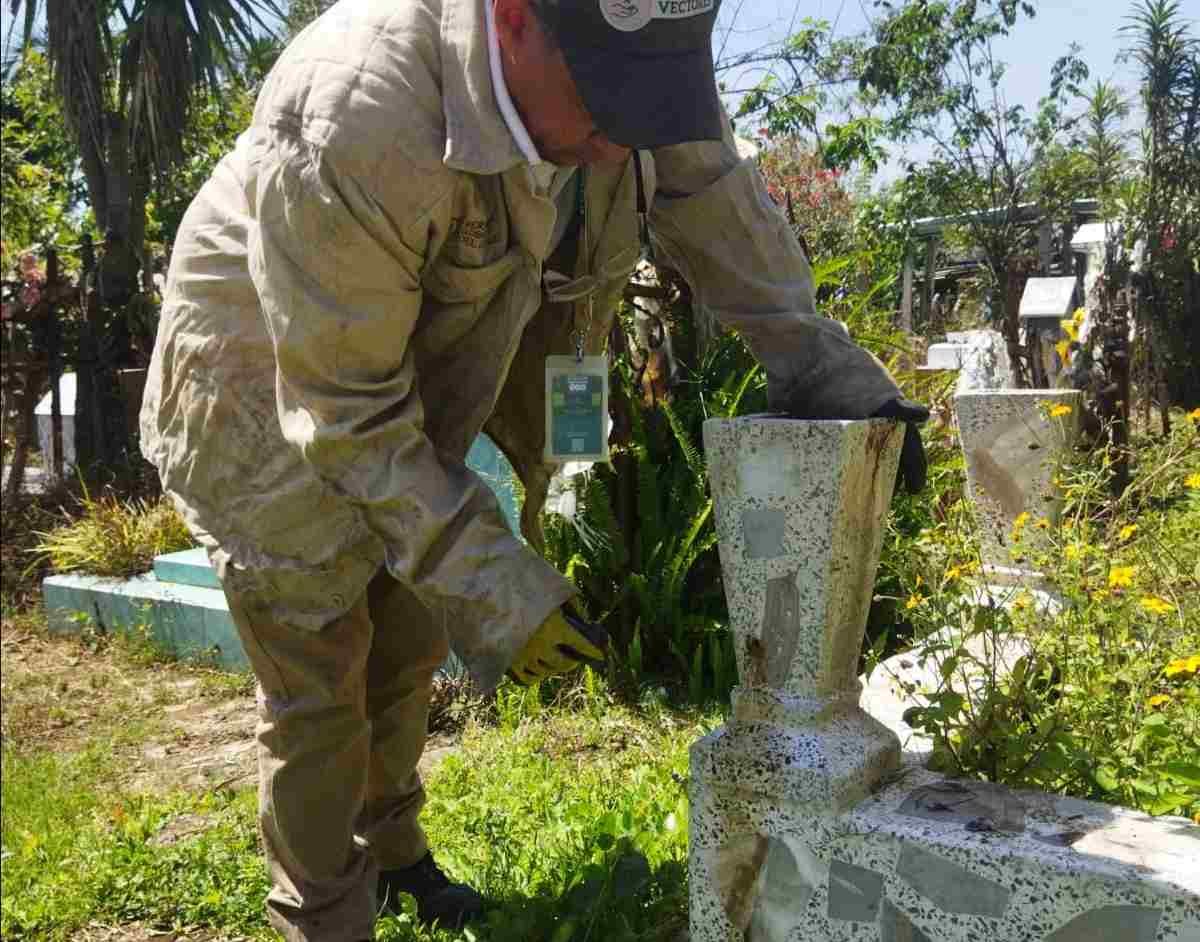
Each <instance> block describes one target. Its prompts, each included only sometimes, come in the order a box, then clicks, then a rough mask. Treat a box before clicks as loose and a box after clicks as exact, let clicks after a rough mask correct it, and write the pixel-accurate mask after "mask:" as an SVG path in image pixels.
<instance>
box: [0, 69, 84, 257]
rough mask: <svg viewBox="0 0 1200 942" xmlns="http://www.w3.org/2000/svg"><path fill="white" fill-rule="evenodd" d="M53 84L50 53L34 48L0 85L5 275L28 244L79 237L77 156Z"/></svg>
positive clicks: (0, 222) (1, 254)
mask: <svg viewBox="0 0 1200 942" xmlns="http://www.w3.org/2000/svg"><path fill="white" fill-rule="evenodd" d="M50 84H51V78H50V69H49V66H48V64H47V62H46V57H45V56H44V55H43V54H42V53H40V52H38V51H36V50H30V51H29V53H28V54H27V55H26V56H25V57H23V59H22V60H21V61H20V62H18V63H16V64H15V65H14V68H13V69H12V71H11V72H10V73H9V74H7V75H6V76H5V78H4V82H3V86H2V87H0V123H2V127H3V131H2V133H0V150H2V154H0V188H2V189H3V192H4V199H3V200H2V201H0V230H2V231H3V233H4V238H3V242H2V243H0V270H2V271H3V274H4V275H6V276H7V275H9V274H10V273H11V272H12V271H13V270H14V269H15V267H16V264H17V260H18V259H19V258H20V257H21V255H22V254H23V253H24V252H26V251H27V250H29V249H31V248H34V247H35V246H40V245H41V244H43V243H44V242H47V241H51V242H61V241H64V240H66V241H71V242H74V241H76V240H77V237H78V231H77V230H78V223H77V220H76V218H75V214H74V210H75V209H76V207H77V206H78V204H79V202H80V200H81V198H82V196H83V194H82V193H81V192H80V190H79V187H78V186H77V182H76V180H77V178H76V174H75V166H76V164H77V162H78V157H77V155H76V151H75V147H74V145H73V144H72V143H71V141H70V140H69V139H68V138H67V137H66V136H65V135H64V134H63V130H64V128H63V119H62V112H61V110H60V109H59V107H58V103H57V102H56V101H55V100H54V98H53V96H51V95H50Z"/></svg>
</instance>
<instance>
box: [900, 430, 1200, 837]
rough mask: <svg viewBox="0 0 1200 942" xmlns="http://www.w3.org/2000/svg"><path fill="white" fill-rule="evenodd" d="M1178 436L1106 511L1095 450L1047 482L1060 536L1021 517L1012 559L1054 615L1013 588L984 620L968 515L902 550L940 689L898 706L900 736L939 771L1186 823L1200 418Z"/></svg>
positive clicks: (1196, 634)
mask: <svg viewBox="0 0 1200 942" xmlns="http://www.w3.org/2000/svg"><path fill="white" fill-rule="evenodd" d="M1175 424H1176V430H1175V432H1174V433H1173V434H1172V436H1171V437H1170V438H1168V439H1165V440H1144V441H1141V442H1139V443H1138V444H1137V446H1136V450H1135V458H1136V461H1137V466H1138V468H1139V473H1138V475H1137V477H1136V478H1135V481H1134V483H1133V484H1132V486H1131V487H1130V488H1129V489H1128V490H1127V491H1126V492H1125V494H1124V495H1122V496H1121V497H1120V498H1116V499H1114V498H1112V497H1111V496H1110V495H1109V491H1108V481H1109V476H1110V469H1111V466H1112V463H1113V453H1112V451H1111V450H1110V449H1101V450H1099V451H1098V452H1096V453H1094V454H1092V455H1090V456H1087V458H1086V459H1083V460H1080V461H1078V462H1076V463H1074V465H1073V466H1069V467H1066V468H1064V469H1063V470H1062V471H1061V472H1060V473H1059V475H1058V476H1057V478H1056V485H1057V486H1058V487H1059V488H1060V489H1061V491H1062V494H1063V496H1064V497H1065V499H1066V501H1067V503H1066V512H1065V514H1064V516H1063V520H1062V523H1061V524H1060V525H1059V526H1057V527H1054V526H1052V525H1051V524H1050V522H1049V521H1048V520H1032V519H1023V518H1018V520H1017V523H1016V525H1015V526H1014V528H1013V533H1012V538H1013V553H1014V555H1015V556H1021V557H1023V558H1025V559H1026V561H1027V562H1028V563H1029V564H1031V565H1032V567H1033V568H1035V569H1038V570H1040V571H1041V572H1043V573H1045V574H1046V579H1047V583H1048V587H1049V588H1050V589H1051V590H1052V592H1053V595H1054V596H1056V597H1057V604H1047V602H1046V600H1045V599H1039V598H1038V597H1037V596H1035V595H1034V594H1032V593H1030V592H1029V591H1028V590H1024V589H1020V588H1017V589H1013V590H1012V594H1011V596H1010V597H1009V598H1008V599H1006V600H1004V601H1005V603H1006V604H1005V605H1003V606H1001V605H988V604H981V600H980V599H979V597H978V596H977V595H976V594H975V593H974V592H973V591H972V590H971V588H970V586H969V583H968V582H967V581H966V580H965V579H964V577H965V575H967V574H968V573H970V572H971V571H973V570H974V569H975V567H976V565H977V562H976V559H975V558H973V555H972V546H971V542H970V538H969V536H970V533H969V530H968V529H967V528H966V524H967V522H968V517H967V516H966V508H965V507H963V508H961V512H960V513H957V514H956V515H955V516H954V517H953V519H950V520H948V521H947V522H946V523H945V524H943V525H940V526H938V527H935V528H933V529H931V530H930V531H928V532H926V533H925V534H924V535H923V536H922V538H921V540H920V541H919V545H918V546H916V547H914V550H915V559H916V564H915V565H914V568H913V571H912V573H911V582H910V584H909V587H908V591H909V598H908V600H907V602H906V603H905V607H906V610H907V611H908V612H909V613H910V615H911V616H912V618H913V620H914V622H915V623H916V624H917V625H918V631H919V633H920V634H921V635H922V636H923V641H922V643H921V644H919V645H918V647H917V650H916V655H917V657H918V658H919V659H920V660H922V661H923V662H924V664H925V666H926V667H929V668H933V671H932V673H933V675H934V676H935V677H936V678H938V680H937V682H936V683H935V684H934V685H933V686H932V687H930V688H929V689H925V690H910V691H909V693H910V694H915V695H916V696H917V698H918V701H919V705H918V706H917V707H915V708H914V709H912V710H910V711H909V713H908V715H907V719H908V721H909V722H910V724H911V725H912V726H913V727H914V728H916V729H919V730H920V731H922V732H924V733H925V734H927V735H929V736H930V737H931V738H932V739H933V742H934V755H933V764H934V765H935V766H936V767H938V768H940V769H942V770H944V771H947V772H950V773H952V774H958V775H966V776H971V777H977V778H985V779H989V780H992V781H998V782H1003V783H1004V784H1007V785H1011V786H1014V787H1027V788H1038V789H1043V790H1048V791H1053V792H1061V793H1064V794H1070V795H1076V796H1079V797H1084V798H1093V799H1099V800H1104V801H1110V802H1119V803H1121V804H1125V805H1129V806H1132V807H1135V808H1138V809H1140V810H1143V811H1146V812H1148V813H1150V814H1167V813H1182V814H1188V815H1192V816H1200V566H1198V565H1197V563H1196V552H1195V547H1196V541H1197V539H1198V538H1200V447H1198V446H1200V434H1198V429H1197V425H1198V424H1200V412H1198V413H1194V414H1193V415H1192V416H1191V417H1190V420H1189V421H1181V422H1177V423H1175ZM1024 516H1025V515H1022V517H1024ZM1031 531H1033V532H1037V539H1036V540H1033V539H1030V534H1031Z"/></svg>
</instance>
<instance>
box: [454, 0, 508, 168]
mask: <svg viewBox="0 0 1200 942" xmlns="http://www.w3.org/2000/svg"><path fill="white" fill-rule="evenodd" d="M488 2H490V0H443V5H442V108H443V110H444V113H445V117H446V152H445V154H444V155H443V157H442V162H443V163H444V164H445V165H446V166H447V167H449V168H450V169H452V170H461V171H463V172H465V173H474V174H492V173H504V172H505V171H506V170H510V169H512V168H513V167H515V166H517V165H518V164H522V163H525V158H524V157H523V156H522V154H521V151H520V150H519V149H518V147H517V143H516V141H514V140H513V136H512V133H511V132H510V131H509V129H508V125H506V124H505V123H504V116H503V115H502V114H501V113H500V108H499V106H498V105H497V104H496V92H495V88H494V86H493V85H492V75H491V63H490V60H489V59H488V44H487V22H486V20H485V18H484V9H483V4H484V3H488Z"/></svg>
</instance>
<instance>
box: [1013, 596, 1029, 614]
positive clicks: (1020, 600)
mask: <svg viewBox="0 0 1200 942" xmlns="http://www.w3.org/2000/svg"><path fill="white" fill-rule="evenodd" d="M1032 601H1033V598H1032V596H1030V594H1029V593H1028V592H1022V593H1021V594H1020V595H1018V596H1017V597H1016V598H1015V599H1013V601H1012V607H1013V609H1014V610H1015V611H1018V612H1020V611H1023V610H1025V609H1027V608H1029V603H1030V602H1032Z"/></svg>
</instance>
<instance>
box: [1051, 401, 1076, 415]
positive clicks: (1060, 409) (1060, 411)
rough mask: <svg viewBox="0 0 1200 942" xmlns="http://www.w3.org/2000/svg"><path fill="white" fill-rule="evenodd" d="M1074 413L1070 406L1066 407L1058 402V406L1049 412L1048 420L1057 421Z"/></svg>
mask: <svg viewBox="0 0 1200 942" xmlns="http://www.w3.org/2000/svg"><path fill="white" fill-rule="evenodd" d="M1074 411H1075V410H1074V409H1072V408H1071V407H1070V406H1068V405H1066V404H1065V403H1061V402H1060V403H1059V404H1058V405H1056V406H1055V407H1054V408H1053V409H1051V410H1050V418H1052V419H1057V418H1059V417H1061V416H1064V415H1070V414H1071V413H1072V412H1074Z"/></svg>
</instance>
